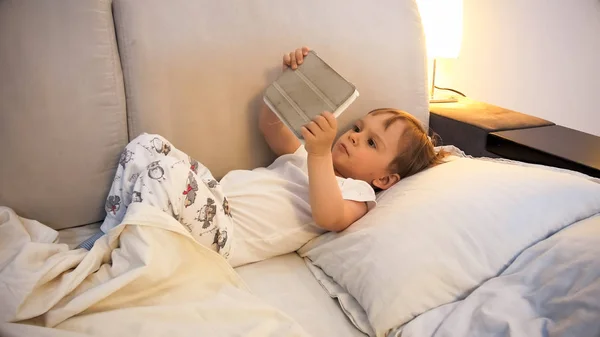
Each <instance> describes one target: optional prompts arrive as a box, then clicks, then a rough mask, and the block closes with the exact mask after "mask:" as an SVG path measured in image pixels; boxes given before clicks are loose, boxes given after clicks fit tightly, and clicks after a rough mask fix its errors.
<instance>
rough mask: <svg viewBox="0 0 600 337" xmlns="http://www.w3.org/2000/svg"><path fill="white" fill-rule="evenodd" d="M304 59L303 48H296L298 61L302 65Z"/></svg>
mask: <svg viewBox="0 0 600 337" xmlns="http://www.w3.org/2000/svg"><path fill="white" fill-rule="evenodd" d="M303 60H304V55H302V49H300V48H298V49H296V62H298V65H301V64H302V62H303Z"/></svg>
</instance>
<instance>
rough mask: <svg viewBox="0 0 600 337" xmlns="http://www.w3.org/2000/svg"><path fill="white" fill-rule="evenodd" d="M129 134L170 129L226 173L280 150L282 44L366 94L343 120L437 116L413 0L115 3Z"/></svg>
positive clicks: (181, 145) (265, 159) (177, 138)
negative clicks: (266, 117) (272, 118)
mask: <svg viewBox="0 0 600 337" xmlns="http://www.w3.org/2000/svg"><path fill="white" fill-rule="evenodd" d="M113 10H114V15H115V22H116V28H117V36H118V43H119V50H120V54H121V62H122V64H123V69H124V76H125V89H126V96H127V109H128V119H129V136H130V138H133V137H135V136H137V135H138V134H140V133H142V132H148V133H160V134H162V135H164V136H166V137H167V138H168V139H170V140H171V141H172V142H173V143H174V145H175V146H177V147H179V148H181V149H182V150H184V151H185V152H188V153H189V154H190V155H192V156H193V157H195V158H196V159H198V160H200V161H201V162H203V163H204V164H205V165H206V166H207V167H209V168H210V169H211V170H212V172H213V174H214V175H215V176H216V177H221V176H222V175H224V174H225V173H226V172H227V171H229V170H231V169H238V168H254V167H257V166H262V165H267V164H269V163H270V161H271V160H272V159H273V157H272V154H271V153H270V152H269V151H268V148H267V146H266V144H265V143H264V141H263V139H262V137H261V135H260V133H259V131H258V128H257V122H256V121H257V114H258V107H259V104H260V102H261V98H262V92H263V90H264V89H265V88H266V86H267V84H268V83H269V82H270V81H272V80H273V79H275V77H276V76H277V75H278V73H279V72H280V71H281V66H280V64H281V58H282V55H283V53H284V52H286V51H291V50H293V49H295V48H297V47H300V46H303V45H307V46H309V47H311V48H312V49H314V50H315V51H316V52H317V53H318V54H319V55H320V56H321V57H322V58H323V59H325V60H326V61H327V62H329V63H330V64H331V65H332V66H333V67H334V68H335V69H336V70H338V71H339V72H340V73H341V74H342V75H343V76H345V77H346V78H347V79H348V80H350V81H351V82H353V83H354V84H355V85H356V86H357V88H358V90H359V92H360V97H359V98H358V100H357V101H356V102H355V103H354V104H353V105H352V106H351V107H350V108H349V110H347V112H345V113H344V114H343V115H342V119H341V124H342V126H347V125H348V124H349V123H350V122H351V121H352V120H354V119H356V118H357V117H359V116H361V115H363V114H365V113H366V112H368V111H369V110H371V109H374V108H378V107H397V108H400V109H404V110H407V111H408V112H410V113H412V114H414V115H416V116H417V117H418V118H420V119H421V120H422V121H423V122H424V123H425V124H426V123H427V122H428V100H427V92H426V91H427V89H426V63H425V62H426V56H425V44H424V38H423V33H422V27H421V23H420V18H419V14H418V10H417V7H416V5H415V3H414V1H412V0H384V1H377V2H372V1H344V0H335V1H333V0H329V1H322V0H303V1H279V0H254V1H234V0H223V1H214V0H204V1H199V0H197V1H192V0H171V1H163V0H146V1H137V0H115V1H114V4H113Z"/></svg>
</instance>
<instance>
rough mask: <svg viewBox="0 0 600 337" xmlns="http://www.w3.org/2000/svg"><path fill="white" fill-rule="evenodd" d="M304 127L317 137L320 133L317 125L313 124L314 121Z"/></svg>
mask: <svg viewBox="0 0 600 337" xmlns="http://www.w3.org/2000/svg"><path fill="white" fill-rule="evenodd" d="M304 127H306V128H307V129H308V131H310V133H312V134H313V135H315V136H316V135H317V134H318V133H319V132H321V128H320V127H319V125H317V123H315V122H314V121H312V122H310V123H308V124H306V125H305V126H304Z"/></svg>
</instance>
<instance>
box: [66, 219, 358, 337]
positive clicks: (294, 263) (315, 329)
mask: <svg viewBox="0 0 600 337" xmlns="http://www.w3.org/2000/svg"><path fill="white" fill-rule="evenodd" d="M100 224H101V223H95V224H91V225H86V226H81V227H75V228H68V229H63V230H60V231H59V232H58V233H59V242H61V243H66V244H67V245H68V246H69V247H70V248H75V247H77V245H78V244H80V243H81V242H83V241H84V240H85V239H87V238H89V237H90V236H92V235H93V234H95V233H97V232H98V231H99V229H100ZM236 271H237V272H238V274H240V276H241V277H242V279H244V281H245V282H246V284H247V285H248V287H249V288H250V289H251V290H252V291H253V292H254V294H256V295H258V296H259V297H261V298H263V299H264V300H265V301H267V302H268V303H269V304H271V305H273V306H274V307H276V308H278V309H279V310H281V311H283V312H285V313H286V314H288V315H289V316H290V317H292V318H293V319H294V320H295V321H296V322H298V324H300V325H301V326H302V327H303V328H304V329H305V330H306V332H308V333H309V334H310V335H312V336H345V337H354V336H360V337H364V336H365V335H364V334H363V333H362V332H360V331H359V330H358V329H356V328H355V327H354V325H353V324H352V323H351V322H350V320H348V318H347V317H346V315H345V314H344V312H343V311H342V310H341V308H340V306H339V304H338V302H337V300H335V299H333V298H331V297H330V296H329V295H328V294H327V293H326V292H325V290H324V289H323V288H322V287H321V285H320V284H319V282H318V281H317V280H316V279H315V278H314V276H313V274H312V273H311V272H310V270H309V269H308V267H307V266H306V264H305V263H304V260H303V259H302V258H301V257H300V256H298V254H296V253H290V254H286V255H282V256H278V257H275V258H271V259H268V260H265V261H261V262H257V263H253V264H249V265H245V266H242V267H238V268H236Z"/></svg>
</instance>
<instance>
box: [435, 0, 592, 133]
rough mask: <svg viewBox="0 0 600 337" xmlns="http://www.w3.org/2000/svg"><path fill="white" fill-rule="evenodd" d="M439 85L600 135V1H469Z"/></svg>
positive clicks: (440, 69) (443, 64) (441, 66)
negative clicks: (456, 51) (456, 48)
mask: <svg viewBox="0 0 600 337" xmlns="http://www.w3.org/2000/svg"><path fill="white" fill-rule="evenodd" d="M463 34H464V35H463V42H462V47H461V53H460V56H459V58H458V59H454V60H440V61H439V62H438V76H437V77H436V82H437V83H436V84H437V85H438V86H442V87H443V86H448V87H452V88H455V89H458V90H461V91H463V92H464V93H465V94H467V95H468V96H469V97H471V98H473V99H476V100H480V101H484V102H488V103H491V104H496V105H500V106H503V107H506V108H509V109H513V110H517V111H520V112H523V113H527V114H530V115H534V116H539V117H541V118H545V119H548V120H550V121H553V122H555V123H556V124H560V125H563V126H567V127H570V128H574V129H578V130H581V131H584V132H588V133H591V134H595V135H598V136H600V0H464V33H463Z"/></svg>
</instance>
